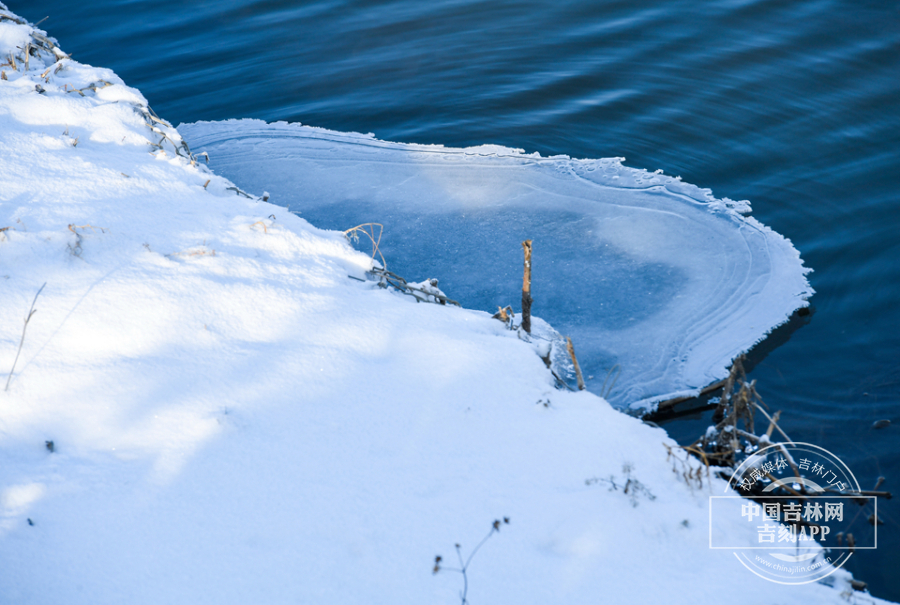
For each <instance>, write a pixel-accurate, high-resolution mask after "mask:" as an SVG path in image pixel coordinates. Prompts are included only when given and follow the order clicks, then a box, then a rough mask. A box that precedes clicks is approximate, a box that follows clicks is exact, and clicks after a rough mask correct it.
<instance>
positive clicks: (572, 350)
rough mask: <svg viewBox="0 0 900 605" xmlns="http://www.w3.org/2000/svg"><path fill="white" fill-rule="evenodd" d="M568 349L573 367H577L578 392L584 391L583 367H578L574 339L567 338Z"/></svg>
mask: <svg viewBox="0 0 900 605" xmlns="http://www.w3.org/2000/svg"><path fill="white" fill-rule="evenodd" d="M566 349H567V350H568V351H569V357H571V358H572V365H573V366H575V378H576V379H577V380H578V390H579V391H583V390H584V389H585V386H584V377H583V376H582V375H581V366H579V365H578V359H577V358H576V357H575V347H573V346H572V339H571V338H569V337H568V336H566Z"/></svg>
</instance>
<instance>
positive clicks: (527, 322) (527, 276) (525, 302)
mask: <svg viewBox="0 0 900 605" xmlns="http://www.w3.org/2000/svg"><path fill="white" fill-rule="evenodd" d="M522 249H523V250H524V251H525V273H524V275H523V276H522V329H523V330H525V331H526V332H528V333H529V334H531V303H532V302H534V299H532V298H531V240H530V239H527V240H525V241H524V242H522Z"/></svg>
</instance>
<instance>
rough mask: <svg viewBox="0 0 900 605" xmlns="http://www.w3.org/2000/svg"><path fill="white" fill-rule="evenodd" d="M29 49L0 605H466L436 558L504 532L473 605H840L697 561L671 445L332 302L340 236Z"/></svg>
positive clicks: (358, 300) (693, 507)
mask: <svg viewBox="0 0 900 605" xmlns="http://www.w3.org/2000/svg"><path fill="white" fill-rule="evenodd" d="M38 33H39V34H42V33H43V32H40V31H39V32H38ZM34 40H35V38H33V37H32V28H31V27H30V26H27V25H24V24H17V23H15V22H13V21H10V20H9V19H4V20H0V61H2V60H3V58H2V57H5V56H6V54H7V52H11V53H12V54H13V55H19V56H20V57H21V60H20V59H15V61H16V68H17V69H13V68H12V67H11V66H10V67H4V68H0V69H3V71H4V73H5V75H6V79H5V80H0V202H2V206H0V228H3V227H9V229H7V230H5V231H3V232H2V233H0V280H2V281H0V283H2V285H3V289H2V299H0V326H2V327H3V329H2V331H0V369H2V370H3V371H4V372H5V371H6V369H8V368H9V367H11V365H12V363H13V359H14V358H15V356H16V351H17V348H18V345H19V339H20V336H21V329H22V319H23V317H24V316H25V314H26V313H27V311H28V308H29V305H30V304H31V302H32V299H33V297H34V295H35V293H36V292H37V290H38V289H39V288H40V287H41V285H42V284H43V283H46V284H47V285H46V287H45V288H44V290H43V291H42V293H41V295H40V297H39V298H38V299H37V303H36V308H37V313H36V314H35V315H34V316H33V318H32V319H31V321H30V323H29V324H28V331H27V334H26V337H25V340H24V345H23V348H22V354H21V357H20V358H19V361H18V364H17V366H16V370H15V373H14V375H13V377H12V381H11V384H10V388H9V391H8V392H6V393H3V394H2V395H0V461H2V466H0V602H3V603H43V602H61V603H70V604H77V603H91V604H97V603H110V604H112V603H122V602H130V603H148V604H154V605H155V604H159V603H215V604H224V603H241V604H244V603H289V602H322V603H325V602H327V603H359V602H367V603H373V602H374V603H379V602H390V603H397V602H409V603H422V602H428V603H454V602H458V597H457V591H458V590H459V588H460V586H461V581H460V578H459V577H458V576H456V575H454V574H452V573H450V572H442V573H440V574H438V575H437V576H433V575H432V574H431V568H432V564H433V560H434V556H435V555H436V554H441V555H443V556H444V558H445V560H448V561H449V560H451V557H452V555H453V545H454V543H456V542H460V543H461V544H462V547H463V551H464V552H468V549H470V548H471V547H473V546H474V545H475V544H476V543H477V541H478V540H480V539H481V538H482V537H483V536H484V535H485V533H486V532H487V530H488V529H489V527H490V524H491V522H492V521H493V520H494V519H495V518H500V517H502V516H503V515H506V516H509V518H510V520H511V523H510V525H508V526H507V525H503V526H502V531H501V532H500V534H499V535H496V536H494V537H493V538H492V539H491V540H490V541H489V542H488V543H487V544H486V545H485V546H484V547H483V549H482V551H481V552H480V553H479V555H478V556H477V558H476V559H475V560H474V561H473V564H472V567H471V570H470V576H469V580H470V589H469V594H468V596H469V598H470V599H471V600H472V601H474V602H476V603H507V602H510V603H512V602H514V603H548V602H550V603H596V602H598V601H604V602H605V601H608V602H636V603H650V602H662V601H665V602H674V603H696V602H706V601H712V600H713V599H714V598H715V599H723V598H725V599H727V600H728V601H732V602H747V603H759V602H764V603H795V602H807V601H808V602H819V603H829V602H834V603H842V602H845V600H844V598H843V597H842V596H841V595H842V591H844V590H845V589H846V587H847V585H846V578H847V574H845V573H843V572H838V573H837V574H835V575H834V576H832V579H833V580H834V583H835V587H828V586H823V585H819V584H815V585H808V586H803V587H784V586H779V585H775V584H771V583H769V582H765V581H763V580H761V579H759V578H757V577H756V576H754V575H752V574H750V573H749V572H747V571H746V570H745V569H744V568H742V567H741V566H740V565H739V564H738V563H737V562H736V561H734V559H733V558H732V557H731V556H730V555H725V554H723V553H721V552H719V551H711V550H709V549H708V547H707V545H708V534H707V529H706V523H707V496H708V494H709V491H708V490H709V486H708V484H705V485H704V486H703V487H699V486H689V485H687V484H685V483H684V482H683V481H682V480H681V479H680V478H679V476H678V475H676V474H675V473H673V472H672V469H673V464H674V463H673V461H672V460H667V458H666V451H665V449H664V447H663V443H670V441H669V440H668V438H667V437H666V436H665V434H664V433H663V432H662V431H660V430H659V429H654V428H650V427H648V426H646V425H643V424H642V423H640V422H639V421H637V420H635V419H633V418H630V417H626V416H624V415H622V414H619V413H618V412H616V411H614V410H612V409H611V408H610V407H609V405H607V404H606V402H604V401H603V400H602V399H599V398H597V397H595V396H593V395H591V394H589V393H577V394H572V393H567V392H561V391H557V390H555V389H554V388H553V379H552V377H551V376H550V374H549V372H548V371H547V370H546V368H545V367H544V365H543V363H542V361H541V360H540V359H539V358H538V357H537V355H535V353H534V351H533V349H532V348H531V346H529V345H528V344H526V343H524V342H522V341H521V340H519V339H518V338H517V337H516V335H515V333H513V332H510V331H507V330H506V329H505V328H504V326H503V325H502V324H501V323H500V322H498V321H496V320H492V319H490V317H489V316H488V315H487V314H486V313H483V312H477V311H469V310H465V309H458V308H454V307H444V306H438V305H429V304H416V303H415V302H414V301H412V300H411V299H410V298H408V297H403V296H401V295H398V294H394V293H391V292H388V291H384V290H380V289H377V288H374V287H373V286H372V284H371V283H366V282H358V281H355V280H352V279H348V275H352V276H355V277H363V275H364V272H365V271H366V269H368V268H369V267H370V264H371V261H370V259H369V258H368V257H367V256H366V255H363V254H360V253H358V252H356V251H354V250H353V249H352V248H351V247H350V246H349V245H348V244H347V242H346V241H345V239H344V237H343V235H341V234H340V233H335V232H328V231H321V230H318V229H316V228H314V227H313V226H311V225H309V224H308V223H307V222H306V221H304V220H302V219H300V218H297V217H295V216H293V215H291V214H290V213H287V212H285V211H284V209H283V208H280V207H278V206H274V205H271V204H267V203H265V202H261V201H258V200H254V199H247V198H244V197H241V196H238V195H235V192H234V191H233V190H230V189H229V187H232V185H231V183H230V182H228V181H226V180H225V179H223V178H220V177H217V176H215V175H213V174H211V173H210V172H208V171H207V170H206V169H204V168H203V167H202V166H195V165H192V163H191V161H190V159H189V158H188V157H183V156H187V154H188V153H189V152H188V150H187V149H186V148H184V147H180V146H179V144H180V137H179V135H178V134H177V132H175V131H174V129H172V128H170V127H168V126H166V125H165V124H163V123H160V122H157V121H154V120H153V118H152V116H151V115H150V114H149V111H148V110H147V109H146V101H145V100H144V98H143V97H142V96H141V94H140V93H139V92H138V91H136V90H134V89H131V88H129V87H127V86H125V85H124V83H123V82H122V81H121V80H120V79H118V78H117V77H116V76H115V74H113V73H112V72H110V71H109V70H105V69H97V68H92V67H89V66H85V65H81V64H79V63H77V62H75V61H72V60H70V59H63V60H62V61H60V62H59V63H57V62H56V58H57V57H56V55H54V54H53V53H52V52H48V51H41V50H38V51H36V55H37V56H32V57H31V58H30V59H29V62H28V70H27V71H25V64H24V57H22V56H21V55H22V51H20V50H18V49H17V47H18V48H22V49H26V48H27V45H28V44H30V43H32V41H34ZM57 67H60V68H61V69H60V70H59V71H58V72H57V71H56V68H57ZM45 73H46V75H44V74H45ZM91 85H92V86H91ZM38 86H39V87H40V88H41V90H38V89H37V88H36V87H38ZM72 89H78V90H81V92H69V91H71V90H72ZM154 129H155V130H154ZM163 134H165V135H166V138H165V139H163V137H162V135H163ZM159 145H161V148H160V147H159ZM179 154H181V155H179ZM407 277H414V278H425V277H427V276H426V275H420V276H411V275H408V276H407ZM435 277H440V276H439V275H437V276H435ZM51 440H52V442H53V450H54V451H52V452H51V451H50V448H49V447H47V446H45V442H48V441H51ZM626 478H631V479H632V481H639V482H640V484H641V485H642V486H643V489H641V490H638V491H637V492H631V493H629V494H624V493H623V492H622V491H621V490H613V489H610V483H609V480H611V481H613V482H615V483H616V484H617V485H619V486H621V485H622V484H623V483H624V481H625V480H626ZM594 479H606V480H608V481H606V482H604V481H602V480H598V481H594ZM717 483H718V482H717ZM721 487H722V486H721V485H720V484H719V485H717V486H716V488H715V492H716V493H720V492H721ZM731 531H732V532H733V535H734V539H735V542H736V543H737V542H740V541H741V540H743V541H747V542H749V541H752V540H755V539H756V532H755V529H754V528H752V527H749V526H748V525H747V524H746V523H744V522H743V521H742V520H741V519H740V518H739V517H736V519H735V522H734V524H733V527H732V528H731ZM648 580H649V581H648ZM850 596H851V597H853V598H858V597H857V596H856V595H853V594H851V595H850Z"/></svg>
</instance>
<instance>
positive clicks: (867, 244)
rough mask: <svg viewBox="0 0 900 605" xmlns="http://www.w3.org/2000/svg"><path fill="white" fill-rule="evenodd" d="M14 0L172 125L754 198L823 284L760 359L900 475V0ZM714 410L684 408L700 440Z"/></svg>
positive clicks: (849, 453)
mask: <svg viewBox="0 0 900 605" xmlns="http://www.w3.org/2000/svg"><path fill="white" fill-rule="evenodd" d="M7 1H8V3H9V4H10V9H12V10H13V11H15V12H17V13H19V14H21V15H23V16H25V17H27V18H28V19H30V20H32V21H37V20H38V19H41V18H43V17H44V16H45V15H49V16H50V19H48V20H47V21H46V22H45V23H44V24H43V27H46V28H47V29H48V30H49V31H50V33H51V34H52V35H54V36H56V37H57V38H58V39H59V40H60V42H61V45H62V47H63V48H64V49H65V50H66V51H67V52H70V53H72V54H73V56H74V57H75V58H76V59H78V60H80V61H82V62H86V63H92V64H95V65H100V66H106V67H111V68H112V69H114V70H115V71H116V72H117V73H118V74H119V75H120V76H122V77H123V78H124V79H125V80H126V81H127V82H128V83H129V84H131V85H133V86H136V87H138V88H140V89H141V91H142V92H143V93H144V95H145V96H146V97H147V98H148V99H149V100H150V103H151V105H152V106H153V107H154V109H155V110H156V111H157V112H158V113H159V114H160V115H161V116H163V117H165V118H167V119H169V120H171V121H173V122H174V123H179V122H190V121H195V120H221V119H227V118H235V117H254V118H261V119H265V120H269V121H272V120H288V121H301V122H303V123H306V124H312V125H316V126H322V127H326V128H331V129H335V130H353V131H360V132H373V133H375V134H376V135H377V136H378V137H379V138H382V139H390V140H398V141H405V142H421V143H443V144H447V145H455V146H463V145H473V144H480V143H498V144H503V145H508V146H511V147H519V148H524V149H526V150H528V151H539V152H541V153H543V154H554V153H566V154H569V155H572V156H576V157H592V158H595V157H608V156H625V157H626V158H627V162H626V163H627V164H628V165H631V166H635V167H640V168H648V169H651V170H652V169H657V168H661V169H663V171H664V172H666V173H667V174H673V175H681V176H682V177H683V178H684V179H685V180H686V181H688V182H691V183H695V184H698V185H701V186H704V187H710V188H712V189H713V191H714V192H715V194H716V195H718V196H719V197H726V196H727V197H730V198H733V199H745V198H746V199H749V200H750V201H751V202H752V204H753V208H754V213H753V214H754V216H755V217H757V218H758V219H759V220H761V221H762V222H764V223H765V224H767V225H769V226H771V227H772V228H774V229H775V230H776V231H778V232H780V233H782V234H784V235H785V236H787V237H789V238H791V240H792V241H793V242H794V244H795V245H796V247H797V248H798V249H799V250H800V251H801V253H802V255H803V257H804V259H806V262H807V265H809V266H811V267H813V268H814V269H815V271H816V272H815V273H814V274H812V276H811V281H812V284H813V286H814V287H815V289H816V290H817V294H816V296H815V297H814V298H813V299H812V302H813V306H814V307H815V310H814V313H813V315H812V318H811V320H810V321H809V323H808V325H805V326H803V327H802V328H801V329H799V330H797V331H796V332H794V333H793V334H792V335H791V337H790V340H789V341H788V342H786V343H784V344H783V345H781V346H780V347H778V348H777V349H775V350H774V351H772V352H771V353H769V354H768V356H767V357H766V358H765V359H764V360H763V361H762V362H761V363H760V364H758V365H757V366H756V368H755V369H754V370H753V372H752V375H751V377H752V378H755V379H757V380H758V388H759V390H760V392H761V394H762V395H763V397H764V398H765V399H766V401H767V402H768V404H769V405H770V406H771V407H772V408H774V409H781V410H783V411H784V412H783V416H782V418H783V423H782V424H783V426H784V428H785V430H786V431H787V432H788V434H789V435H791V437H792V438H793V439H795V440H801V441H809V442H813V443H816V444H818V445H820V446H823V447H825V448H827V449H829V450H832V451H834V452H835V453H837V454H838V455H839V456H841V457H842V458H843V459H844V461H845V462H846V463H847V464H848V465H849V466H850V468H851V469H853V471H854V472H855V473H856V475H857V477H858V478H859V480H860V483H861V484H863V485H864V487H871V486H872V485H873V484H874V482H875V479H876V477H877V476H879V475H884V476H886V477H887V482H886V483H885V485H884V488H885V489H892V490H893V491H894V492H900V454H898V449H900V448H898V445H900V438H898V431H900V405H898V399H900V361H898V360H900V336H898V329H900V304H898V301H900V279H898V278H900V237H898V235H900V204H898V201H900V200H898V198H900V195H898V187H897V181H898V179H900V3H897V2H890V1H887V0H884V1H881V2H872V1H865V0H863V1H859V0H855V1H853V2H850V1H837V0H803V1H793V2H792V1H779V2H775V1H774V0H772V1H769V0H762V1H755V2H754V1H733V2H728V1H724V0H719V1H716V2H711V1H701V0H695V1H692V2H686V1H673V0H653V1H647V0H632V1H629V2H624V1H618V2H617V1H613V2H599V1H597V0H572V1H569V2H555V3H551V2H527V1H522V0H517V1H515V2H507V1H498V0H494V1H490V2H472V1H442V0H430V1H429V2H422V1H421V0H409V1H407V0H401V1H382V2H352V1H339V0H329V1H321V2H292V1H276V0H259V1H252V0H230V1H223V0H219V1H215V2H213V1H203V2H191V3H184V2H174V1H170V0H155V1H145V0H130V1H123V0H92V2H89V3H80V4H79V5H78V7H77V10H75V8H74V7H73V6H72V4H71V3H70V2H63V1H62V0H22V1H18V2H17V1H15V0H12V1H9V0H7ZM438 277H439V276H438ZM879 419H890V420H892V421H893V422H894V425H893V426H891V427H889V428H886V429H881V430H875V429H873V428H871V425H872V422H873V421H875V420H879ZM708 420H709V415H708V414H706V415H702V416H697V417H694V418H689V419H687V420H679V421H676V422H672V423H670V424H668V425H667V427H666V428H667V429H668V430H669V431H670V433H672V434H673V436H675V437H676V438H680V439H682V440H683V441H690V440H692V439H693V438H694V437H696V436H697V434H699V431H701V430H702V428H703V427H705V425H706V424H708ZM867 514H868V513H867ZM879 514H880V516H881V517H882V518H883V519H884V521H885V523H886V524H885V525H884V526H882V527H881V528H880V531H879V549H878V551H876V552H875V553H871V552H869V553H858V554H857V555H856V556H854V557H852V558H851V563H850V565H849V567H850V569H851V570H852V571H853V572H854V574H855V575H856V576H857V577H858V578H860V579H862V580H865V581H867V582H869V585H870V588H871V589H872V591H873V592H874V593H875V594H876V595H879V596H882V597H886V598H891V599H894V600H900V580H898V578H897V577H896V576H894V575H893V573H892V572H895V571H896V570H897V569H900V524H898V521H900V510H898V506H897V504H896V503H894V502H885V501H882V502H880V503H879ZM867 527H868V526H866V525H865V524H864V523H863V524H862V527H861V529H854V531H871V527H868V530H867V529H866V528H867Z"/></svg>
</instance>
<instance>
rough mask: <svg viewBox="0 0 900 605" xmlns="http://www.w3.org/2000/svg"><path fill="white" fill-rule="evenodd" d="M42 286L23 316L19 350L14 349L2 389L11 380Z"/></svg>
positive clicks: (7, 387)
mask: <svg viewBox="0 0 900 605" xmlns="http://www.w3.org/2000/svg"><path fill="white" fill-rule="evenodd" d="M46 285H47V282H44V286H46ZM44 286H41V287H40V288H39V289H38V291H37V294H35V295H34V300H32V301H31V308H30V309H29V310H28V315H27V316H26V317H25V325H24V326H22V339H21V340H20V341H19V350H18V351H16V358H15V359H14V360H13V364H12V368H10V370H9V377H8V378H7V379H6V387H5V388H4V389H3V390H4V391H8V390H9V381H10V380H12V376H13V372H15V371H16V363H18V361H19V354H20V353H21V352H22V345H23V344H25V331H26V330H27V329H28V322H29V321H31V316H32V315H34V314H35V313H37V309H35V308H34V304H35V303H36V302H37V299H38V296H40V295H41V292H42V291H43V290H44Z"/></svg>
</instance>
